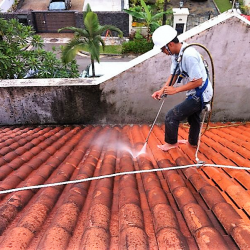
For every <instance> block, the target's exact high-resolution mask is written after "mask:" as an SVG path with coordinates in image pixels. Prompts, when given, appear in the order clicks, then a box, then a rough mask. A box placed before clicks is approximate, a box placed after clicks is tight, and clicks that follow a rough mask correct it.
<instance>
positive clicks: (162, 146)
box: [157, 140, 188, 152]
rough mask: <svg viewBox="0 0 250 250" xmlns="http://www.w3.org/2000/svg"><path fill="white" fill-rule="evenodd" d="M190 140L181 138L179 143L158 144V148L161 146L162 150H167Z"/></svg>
mask: <svg viewBox="0 0 250 250" xmlns="http://www.w3.org/2000/svg"><path fill="white" fill-rule="evenodd" d="M187 143H188V141H187V140H179V141H178V142H177V143H175V144H169V143H165V144H163V145H157V147H158V148H160V149H161V150H162V151H165V152H167V151H168V150H169V149H171V148H176V147H178V145H179V144H187Z"/></svg>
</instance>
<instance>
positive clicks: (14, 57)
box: [0, 18, 79, 79]
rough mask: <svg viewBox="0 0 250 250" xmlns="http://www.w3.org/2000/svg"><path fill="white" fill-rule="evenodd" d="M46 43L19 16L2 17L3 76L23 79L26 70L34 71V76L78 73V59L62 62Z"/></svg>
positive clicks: (0, 56)
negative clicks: (15, 17)
mask: <svg viewBox="0 0 250 250" xmlns="http://www.w3.org/2000/svg"><path fill="white" fill-rule="evenodd" d="M43 46H44V45H43V40H42V38H41V37H40V36H39V35H36V34H35V32H34V31H33V30H32V27H31V26H24V25H23V24H21V23H19V22H18V20H17V19H11V20H5V19H3V18H0V78H1V79H22V78H25V77H27V73H31V74H33V75H34V76H33V78H63V77H65V78H69V77H70V78H73V77H78V76H79V72H78V66H77V64H76V61H72V62H71V63H69V64H63V63H62V61H61V60H59V59H57V57H56V54H55V53H53V52H51V51H49V52H48V51H45V50H44V49H43Z"/></svg>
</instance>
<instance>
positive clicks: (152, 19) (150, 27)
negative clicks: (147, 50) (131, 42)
mask: <svg viewBox="0 0 250 250" xmlns="http://www.w3.org/2000/svg"><path fill="white" fill-rule="evenodd" d="M140 1H141V7H142V10H140V11H137V10H133V9H129V10H126V9H125V10H124V11H125V12H126V13H128V14H129V15H131V16H133V17H135V18H137V19H139V20H141V21H143V22H144V23H145V26H146V27H147V37H148V39H149V37H150V35H151V34H152V33H153V32H154V31H155V30H156V29H157V28H158V27H160V24H159V22H158V21H159V20H160V19H161V18H162V16H163V15H164V14H171V13H172V10H167V11H163V12H158V13H156V14H154V13H153V11H152V9H151V7H150V6H149V5H146V3H145V1H144V0H140Z"/></svg>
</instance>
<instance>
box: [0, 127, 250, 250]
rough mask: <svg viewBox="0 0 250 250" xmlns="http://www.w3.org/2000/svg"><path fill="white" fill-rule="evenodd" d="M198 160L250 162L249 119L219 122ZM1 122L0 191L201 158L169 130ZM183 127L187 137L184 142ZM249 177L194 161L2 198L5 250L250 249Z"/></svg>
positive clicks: (232, 163)
mask: <svg viewBox="0 0 250 250" xmlns="http://www.w3.org/2000/svg"><path fill="white" fill-rule="evenodd" d="M211 126H212V127H213V128H212V129H209V130H208V131H207V132H206V133H205V134H204V135H203V136H202V140H201V145H200V150H199V154H198V157H199V159H200V160H203V161H205V163H206V164H217V165H227V166H239V167H250V139H249V138H250V124H249V123H237V124H236V123H227V124H220V123H216V124H212V125H211ZM149 129H150V127H149V126H148V125H141V126H140V125H131V126H130V125H126V126H99V125H96V126H55V127H53V126H47V127H45V126H37V127H29V126H24V127H1V128H0V156H1V157H0V190H1V191H3V190H8V189H13V188H18V187H26V186H35V185H41V184H48V183H57V182H64V181H69V180H80V179H84V178H90V177H93V176H101V175H108V174H112V173H120V172H125V171H134V170H150V169H158V168H166V167H173V166H183V165H190V164H193V163H196V161H195V156H194V155H195V148H192V147H189V146H188V145H181V146H180V147H179V148H177V149H171V150H170V151H169V152H162V151H161V150H159V149H158V148H157V144H161V143H163V138H164V126H163V125H161V126H160V125H157V126H155V127H154V129H153V133H152V134H151V136H150V139H149V142H148V145H147V153H146V154H141V155H139V156H138V157H137V158H134V157H133V156H132V155H131V153H130V150H131V151H133V152H134V154H137V152H139V151H140V150H141V149H142V146H143V145H144V141H145V138H146V137H147V134H148V132H149ZM187 132H188V128H187V127H186V126H185V125H182V126H181V128H180V130H179V135H180V138H184V139H186V138H187V135H188V134H187ZM249 189H250V173H249V171H248V170H244V169H237V168H236V169H233V168H221V167H208V166H202V167H199V168H197V167H188V168H183V169H176V170H174V169H172V170H165V171H157V172H146V173H138V174H127V175H120V176H116V177H111V178H103V179H98V180H92V181H87V182H79V183H72V184H68V185H60V186H54V187H44V188H40V189H30V190H23V191H15V192H12V193H8V194H1V195H0V233H1V236H0V249H1V250H3V249H12V250H14V249H29V250H33V249H70V250H73V249H74V250H77V249H192V250H193V249H220V250H221V249H238V248H240V249H249V248H250V221H249V216H250V191H249Z"/></svg>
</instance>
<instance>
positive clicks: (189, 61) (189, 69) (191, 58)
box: [171, 43, 213, 102]
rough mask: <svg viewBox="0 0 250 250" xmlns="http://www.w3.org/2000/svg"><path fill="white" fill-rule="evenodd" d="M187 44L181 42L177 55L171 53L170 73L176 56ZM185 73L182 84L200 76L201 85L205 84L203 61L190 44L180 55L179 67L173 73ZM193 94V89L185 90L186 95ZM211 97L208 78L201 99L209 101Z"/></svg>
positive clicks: (175, 61) (210, 86)
mask: <svg viewBox="0 0 250 250" xmlns="http://www.w3.org/2000/svg"><path fill="white" fill-rule="evenodd" d="M187 45H188V44H186V43H183V45H182V47H181V51H180V53H179V55H178V56H177V55H173V56H172V57H171V59H172V65H171V74H173V73H174V69H175V67H176V65H177V64H178V62H177V58H178V57H179V56H180V55H181V54H182V51H183V49H184V48H185V47H186V46H187ZM183 71H184V72H185V73H187V75H188V76H186V77H185V78H184V79H183V80H182V83H183V84H187V83H188V82H190V81H194V80H197V79H200V78H202V86H203V85H204V84H205V81H206V79H207V78H208V76H207V72H206V69H205V66H204V63H203V60H202V58H201V55H200V53H199V52H198V51H197V50H196V49H195V48H194V47H192V46H190V47H188V48H187V49H185V51H184V53H183V55H182V60H181V62H180V63H179V67H178V69H177V71H176V73H175V74H180V73H181V72H183ZM202 86H200V87H199V88H202ZM193 94H195V89H191V90H188V91H187V96H189V95H193ZM212 97H213V88H212V84H211V82H210V81H209V79H208V86H207V87H206V89H205V91H204V92H203V100H204V102H209V101H211V99H212Z"/></svg>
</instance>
